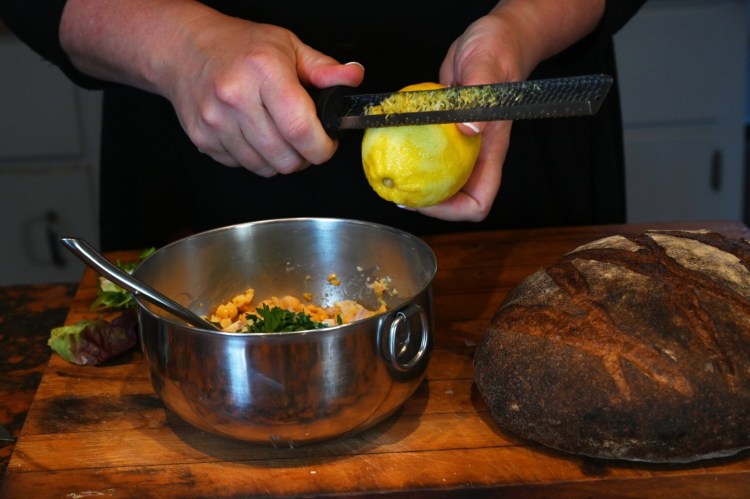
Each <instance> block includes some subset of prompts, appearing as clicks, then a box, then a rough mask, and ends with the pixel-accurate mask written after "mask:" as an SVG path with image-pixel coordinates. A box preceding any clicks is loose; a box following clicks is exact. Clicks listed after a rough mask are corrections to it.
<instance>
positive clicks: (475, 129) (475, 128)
mask: <svg viewBox="0 0 750 499" xmlns="http://www.w3.org/2000/svg"><path fill="white" fill-rule="evenodd" d="M463 125H464V126H465V127H466V128H468V129H470V130H471V131H472V132H474V133H479V127H478V126H477V125H476V124H474V123H463Z"/></svg>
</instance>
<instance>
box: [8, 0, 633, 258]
mask: <svg viewBox="0 0 750 499" xmlns="http://www.w3.org/2000/svg"><path fill="white" fill-rule="evenodd" d="M644 1H645V0H634V1H617V2H607V8H606V11H605V15H604V18H603V20H602V22H601V23H600V25H599V27H598V28H597V30H596V31H595V32H594V33H592V34H591V35H589V36H588V37H586V38H585V39H583V40H581V41H580V42H578V43H577V44H575V45H574V46H572V47H570V48H569V49H568V50H566V51H564V52H562V53H560V54H559V55H557V56H555V57H553V58H551V59H549V60H547V61H544V62H543V63H542V64H540V65H539V66H538V67H537V68H536V70H535V71H534V72H533V74H532V75H531V78H547V77H556V76H569V75H577V74H591V73H607V74H611V75H613V76H615V77H616V67H615V60H614V50H613V44H612V35H613V34H614V33H615V32H616V31H617V30H618V29H619V28H620V27H621V26H622V25H624V24H625V22H627V20H628V19H629V18H630V17H631V16H632V15H633V14H634V13H635V12H636V11H637V10H638V8H639V7H640V5H641V4H642V3H644ZM205 3H206V4H208V5H210V6H212V7H214V8H216V9H218V10H221V11H223V12H225V13H228V14H230V15H235V16H239V17H245V18H248V19H252V20H254V21H260V22H268V23H272V24H277V25H280V26H283V27H285V28H289V29H290V30H291V31H293V32H294V33H296V34H297V35H298V36H299V37H300V38H301V40H302V41H303V42H305V43H306V44H308V45H310V46H312V47H313V48H315V49H317V50H320V51H322V52H324V53H327V54H329V55H331V56H333V57H335V58H336V59H338V60H339V61H340V62H348V61H358V62H361V63H362V64H363V65H364V66H365V68H366V73H365V80H364V82H363V84H362V86H361V87H360V90H361V91H363V92H381V91H391V90H397V89H398V88H401V87H403V86H405V85H408V84H411V83H416V82H421V81H437V80H438V69H439V67H440V64H441V62H442V60H443V57H444V56H445V53H446V51H447V49H448V47H449V46H450V44H451V43H452V42H453V40H455V39H456V38H457V37H458V36H459V35H460V34H461V33H462V32H463V31H464V30H465V29H466V27H467V26H468V25H469V24H470V23H471V22H473V21H474V20H475V19H477V18H479V17H480V16H482V15H483V14H485V13H486V12H488V11H489V10H490V9H491V8H492V7H493V6H494V5H495V3H496V1H494V0H479V1H477V0H473V1H472V0H470V1H464V2H449V1H434V0H433V1H409V2H404V1H394V0H381V1H379V2H377V7H371V6H370V7H365V6H364V5H365V4H359V3H356V2H351V1H327V2H303V1H286V2H240V1H237V0H214V1H206V2H205ZM30 4H35V5H30ZM36 4H38V5H36ZM259 4H260V5H259ZM63 5H64V0H54V1H53V0H0V16H2V17H3V19H4V20H5V21H6V23H7V24H8V25H9V26H10V27H11V29H13V30H14V31H16V33H17V34H18V35H19V36H20V37H21V38H23V39H24V40H26V41H27V43H29V45H30V46H31V47H32V48H34V49H35V50H37V51H38V52H39V53H40V54H42V55H43V56H45V57H47V58H48V59H50V60H51V61H52V62H54V63H55V64H57V65H59V66H60V67H61V68H62V69H63V71H65V72H66V74H68V75H69V76H70V77H71V78H72V79H73V80H74V81H76V82H78V83H79V84H81V85H84V86H87V87H101V88H104V89H105V92H104V111H103V121H102V149H101V151H102V152H101V154H102V157H101V174H100V178H101V191H100V199H101V207H100V208H101V212H100V229H101V246H102V249H103V250H111V249H129V248H140V247H146V246H160V245H162V244H164V243H166V242H169V241H170V240H173V239H175V238H178V237H181V236H183V235H186V234H189V233H191V232H197V231H202V230H206V229H210V228H214V227H220V226H224V225H230V224H234V223H241V222H246V221H251V220H261V219H269V218H282V217H297V216H305V217H307V216H322V217H344V218H354V219H360V220H369V221H374V222H379V223H384V224H387V225H391V226H394V227H398V228H401V229H404V230H407V231H410V232H413V233H416V234H427V233H438V232H445V231H464V230H480V229H489V228H511V227H533V226H556V225H582V224H593V223H619V222H624V221H625V193H624V160H623V146H622V125H621V117H620V109H619V100H618V90H617V82H616V78H615V85H614V87H613V88H612V90H611V91H610V95H609V96H608V98H607V99H606V101H605V103H604V104H603V106H602V108H601V109H600V111H599V113H598V114H597V115H596V116H593V117H585V118H565V119H554V120H535V121H517V122H516V123H514V125H513V129H512V132H511V145H510V149H509V151H508V155H507V158H506V161H505V165H504V167H503V178H502V185H501V188H500V192H499V193H498V197H497V199H496V201H495V204H494V205H493V207H492V210H491V212H490V214H489V216H488V217H487V219H486V220H485V221H483V222H480V223H472V222H445V221H441V220H436V219H432V218H429V217H425V216H424V215H420V214H418V213H415V212H410V211H406V210H402V209H400V208H398V207H396V206H395V205H393V204H392V203H389V202H387V201H384V200H382V199H381V198H379V197H378V196H377V195H376V194H375V193H374V192H373V191H372V189H371V188H370V186H369V185H368V183H367V180H366V179H365V176H364V173H363V172H362V163H361V154H360V144H361V132H347V133H346V134H345V136H344V137H342V138H341V142H340V147H339V150H338V151H337V153H336V155H335V156H334V158H333V159H332V160H331V161H329V162H328V163H326V164H323V165H319V166H312V167H309V168H307V169H306V170H304V171H302V172H298V173H294V174H291V175H286V176H284V175H277V176H275V177H272V178H261V177H258V176H256V175H254V174H252V173H250V172H248V171H247V170H245V169H243V168H227V167H224V166H222V165H220V164H218V163H215V162H214V161H213V160H211V159H210V158H209V157H207V156H205V155H203V154H201V153H199V152H198V151H197V149H196V148H195V146H194V145H193V144H192V143H191V142H190V140H189V139H188V137H187V136H186V135H185V133H184V132H183V131H182V129H181V127H180V125H179V123H178V121H177V118H176V115H175V113H174V111H173V109H172V107H171V104H170V103H169V102H168V101H166V100H165V99H163V98H161V97H159V96H155V95H152V94H148V93H146V92H142V91H140V90H136V89H133V88H128V87H124V86H120V85H111V84H107V83H106V82H100V81H97V80H95V79H92V78H89V77H87V76H85V75H82V74H81V73H79V72H77V71H76V70H75V69H74V68H73V67H72V65H71V64H70V62H69V61H68V60H67V57H66V56H65V54H64V53H63V52H62V50H61V49H60V47H59V42H58V36H57V29H58V26H59V16H60V15H61V12H62V6H63ZM30 13H33V16H32V15H31V14H30Z"/></svg>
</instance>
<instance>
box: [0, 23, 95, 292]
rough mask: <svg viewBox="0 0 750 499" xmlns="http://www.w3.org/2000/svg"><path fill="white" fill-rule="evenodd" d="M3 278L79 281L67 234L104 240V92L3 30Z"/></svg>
mask: <svg viewBox="0 0 750 499" xmlns="http://www.w3.org/2000/svg"><path fill="white" fill-rule="evenodd" d="M0 74H1V75H2V78H0V223H1V226H2V230H3V237H2V238H0V285H8V284H31V283H37V282H74V281H78V280H79V279H80V277H81V273H82V272H83V264H81V263H80V262H79V261H78V260H77V259H76V258H75V257H74V256H73V255H71V254H70V253H69V252H67V250H65V249H64V248H63V247H62V246H61V245H60V244H59V243H58V242H57V240H56V238H57V237H58V236H60V235H75V236H80V237H84V238H86V239H87V240H89V241H91V242H92V243H93V244H97V243H98V237H99V236H98V229H97V219H98V215H97V204H98V203H97V184H98V155H99V116H100V107H101V104H100V102H101V98H100V95H99V93H98V92H89V91H84V90H82V89H79V88H77V87H75V86H74V85H73V84H72V83H71V82H70V81H69V80H68V79H67V78H66V77H65V76H64V75H63V74H62V73H61V72H60V71H59V70H58V69H57V68H55V67H53V66H52V65H51V64H49V63H48V62H45V61H43V60H42V59H41V58H40V57H39V56H38V55H36V54H35V53H34V52H32V51H31V50H30V49H28V48H27V47H26V46H25V45H23V44H22V43H21V42H20V41H19V40H18V39H17V38H15V37H14V36H12V35H10V34H8V33H2V34H0Z"/></svg>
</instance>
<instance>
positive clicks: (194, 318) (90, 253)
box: [60, 237, 217, 331]
mask: <svg viewBox="0 0 750 499" xmlns="http://www.w3.org/2000/svg"><path fill="white" fill-rule="evenodd" d="M60 242H61V243H62V244H63V245H64V246H65V247H66V248H67V249H69V250H70V251H71V252H72V253H73V254H74V255H76V256H77V257H78V258H80V259H81V260H82V261H83V263H85V264H86V265H88V266H89V267H91V268H92V269H93V270H95V271H96V272H97V273H99V274H101V275H103V276H105V277H106V278H107V279H109V280H110V281H112V282H114V283H115V284H117V285H118V286H120V287H121V288H123V289H125V290H127V291H130V292H131V293H133V294H135V295H139V296H142V297H143V298H144V299H146V300H148V301H149V302H151V303H153V304H154V305H156V306H157V307H159V308H161V309H163V310H166V311H167V312H170V313H171V314H173V315H175V316H177V317H179V318H180V319H182V320H184V321H185V322H187V323H188V324H190V325H191V326H195V327H199V328H203V329H210V330H214V331H215V330H216V329H217V327H216V326H215V325H214V324H212V323H210V322H209V321H207V320H205V319H203V318H202V317H200V316H199V315H197V314H195V313H193V312H191V311H190V310H188V309H187V308H185V307H183V306H182V305H180V304H179V303H177V302H175V301H173V300H172V299H170V298H167V297H166V296H164V295H163V294H161V293H159V292H158V291H156V290H155V289H154V288H152V287H151V286H149V285H147V284H146V283H144V282H141V281H139V280H138V279H136V278H135V277H133V276H132V275H130V274H128V273H127V272H125V271H124V270H122V269H121V268H120V267H118V266H117V265H115V264H113V263H112V262H110V261H109V260H107V259H106V258H104V256H102V255H101V253H99V252H98V251H96V250H95V249H94V248H93V247H92V246H91V245H90V244H89V243H87V242H86V241H84V240H83V239H78V238H75V237H62V238H60Z"/></svg>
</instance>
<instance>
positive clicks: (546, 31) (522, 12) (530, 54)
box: [489, 0, 605, 77]
mask: <svg viewBox="0 0 750 499" xmlns="http://www.w3.org/2000/svg"><path fill="white" fill-rule="evenodd" d="M604 5H605V0H567V1H565V2H550V1H548V0H504V1H501V2H500V3H498V5H497V6H496V7H495V8H494V9H493V10H492V11H491V12H490V14H489V17H491V18H493V19H494V20H495V21H496V22H497V23H500V26H501V27H500V28H499V30H500V31H501V32H506V31H507V32H510V33H512V36H513V37H514V39H515V42H514V44H515V46H517V47H518V52H519V54H518V56H517V58H518V62H517V64H518V65H519V71H521V72H522V73H524V77H525V76H528V74H530V73H531V71H532V70H533V69H534V68H535V67H536V66H537V65H538V64H539V63H540V62H542V61H543V60H545V59H548V58H549V57H552V56H554V55H556V54H557V53H559V52H561V51H563V50H565V49H566V48H568V47H569V46H570V45H572V44H574V43H575V42H577V41H578V40H580V39H581V38H583V37H585V36H586V35H588V34H589V33H591V32H592V31H593V30H594V29H596V26H597V25H598V24H599V21H600V20H601V17H602V15H603V13H604Z"/></svg>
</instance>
